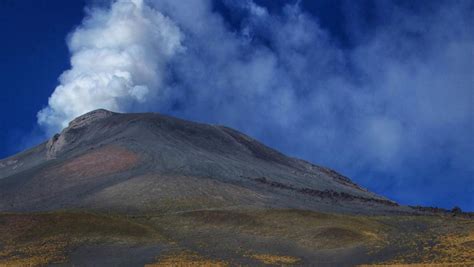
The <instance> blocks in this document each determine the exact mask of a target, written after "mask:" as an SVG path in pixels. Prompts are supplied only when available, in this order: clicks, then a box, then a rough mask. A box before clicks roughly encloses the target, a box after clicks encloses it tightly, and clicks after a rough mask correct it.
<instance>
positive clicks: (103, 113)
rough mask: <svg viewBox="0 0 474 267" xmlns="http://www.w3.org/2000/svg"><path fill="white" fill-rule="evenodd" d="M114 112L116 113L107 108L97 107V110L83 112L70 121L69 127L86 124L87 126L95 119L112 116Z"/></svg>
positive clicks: (78, 126)
mask: <svg viewBox="0 0 474 267" xmlns="http://www.w3.org/2000/svg"><path fill="white" fill-rule="evenodd" d="M113 114H115V113H114V112H112V111H109V110H106V109H96V110H93V111H90V112H87V113H86V114H83V115H81V116H79V117H77V118H75V119H74V120H72V121H71V122H70V123H69V126H68V128H80V127H84V126H87V125H89V124H90V123H92V122H94V121H97V120H100V119H104V118H108V117H110V116H112V115H113Z"/></svg>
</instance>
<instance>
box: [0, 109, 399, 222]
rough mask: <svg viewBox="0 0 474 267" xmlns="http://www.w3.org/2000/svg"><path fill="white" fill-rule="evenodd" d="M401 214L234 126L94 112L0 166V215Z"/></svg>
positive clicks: (378, 198) (347, 182)
mask: <svg viewBox="0 0 474 267" xmlns="http://www.w3.org/2000/svg"><path fill="white" fill-rule="evenodd" d="M221 208H227V209H254V208H298V209H309V210H318V211H327V212H351V213H385V212H403V211H406V209H407V208H405V207H401V206H398V205H397V204H396V203H394V202H392V201H390V200H387V199H385V198H383V197H381V196H378V195H376V194H374V193H371V192H369V191H367V190H365V189H363V188H361V187H359V186H358V185H356V184H354V183H353V182H351V181H350V180H349V179H348V178H346V177H344V176H342V175H340V174H338V173H336V172H334V171H332V170H330V169H327V168H324V167H320V166H316V165H313V164H310V163H308V162H306V161H303V160H299V159H295V158H291V157H288V156H285V155H283V154H282V153H280V152H278V151H276V150H274V149H271V148H269V147H267V146H265V145H263V144H261V143H259V142H257V141H256V140H254V139H252V138H250V137H248V136H246V135H244V134H242V133H240V132H238V131H235V130H233V129H230V128H227V127H223V126H215V125H207V124H200V123H195V122H190V121H185V120H181V119H177V118H173V117H169V116H164V115H160V114H154V113H142V114H139V113H137V114H119V113H112V112H109V111H106V110H96V111H93V112H90V113H87V114H85V115H83V116H80V117H78V118H76V119H75V120H73V121H72V122H71V123H70V124H69V126H68V127H67V128H65V129H64V130H63V131H62V132H61V133H60V134H58V135H56V136H54V137H53V138H52V139H51V140H49V141H47V142H45V143H43V144H40V145H38V146H37V147H34V148H32V149H30V150H28V151H25V152H22V153H20V154H18V155H15V156H12V157H10V158H7V159H5V160H2V161H0V211H44V210H55V209H88V210H108V211H117V212H135V213H140V212H162V211H170V212H176V211H186V210H198V209H221Z"/></svg>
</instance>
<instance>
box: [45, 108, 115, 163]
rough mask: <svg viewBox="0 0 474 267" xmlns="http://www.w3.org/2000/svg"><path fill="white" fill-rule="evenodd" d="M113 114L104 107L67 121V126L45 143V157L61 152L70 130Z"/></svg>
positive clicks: (53, 156)
mask: <svg viewBox="0 0 474 267" xmlns="http://www.w3.org/2000/svg"><path fill="white" fill-rule="evenodd" d="M113 114H114V113H113V112H111V111H108V110H105V109H98V110H94V111H91V112H89V113H86V114H84V115H82V116H79V117H77V118H75V119H74V120H72V121H71V122H70V123H69V126H68V127H66V128H65V129H64V130H63V131H62V132H61V133H60V134H55V135H54V136H53V137H52V138H51V139H50V140H49V141H48V143H47V144H46V158H47V159H53V158H56V156H57V155H58V153H59V152H61V151H62V150H63V148H64V147H65V146H66V145H67V144H68V142H69V141H70V140H69V139H71V138H68V137H71V134H70V132H71V130H76V129H80V128H83V127H87V126H88V125H90V124H91V123H94V122H96V121H99V120H102V119H105V118H108V117H110V116H112V115H113Z"/></svg>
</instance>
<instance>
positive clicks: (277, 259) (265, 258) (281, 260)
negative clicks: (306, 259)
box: [249, 254, 300, 265]
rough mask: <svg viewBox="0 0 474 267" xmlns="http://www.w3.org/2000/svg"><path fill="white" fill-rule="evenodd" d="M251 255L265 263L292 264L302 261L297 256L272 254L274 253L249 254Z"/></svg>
mask: <svg viewBox="0 0 474 267" xmlns="http://www.w3.org/2000/svg"><path fill="white" fill-rule="evenodd" d="M249 257H250V258H253V259H256V260H258V261H260V262H262V263H264V264H273V265H292V264H296V263H298V262H299V261H300V259H298V258H296V257H292V256H281V255H272V254H253V255H249Z"/></svg>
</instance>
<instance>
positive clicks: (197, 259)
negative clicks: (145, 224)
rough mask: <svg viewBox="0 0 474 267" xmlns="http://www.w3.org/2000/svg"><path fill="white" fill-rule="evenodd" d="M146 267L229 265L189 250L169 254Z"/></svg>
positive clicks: (220, 266)
mask: <svg viewBox="0 0 474 267" xmlns="http://www.w3.org/2000/svg"><path fill="white" fill-rule="evenodd" d="M145 266H146V267H186V266H190V267H193V266H203V267H225V266H228V264H227V263H225V262H224V261H221V260H215V259H209V258H206V257H203V256H201V255H199V254H197V253H196V252H192V251H189V250H185V251H179V252H173V253H169V254H167V255H164V256H162V257H159V258H158V262H157V263H153V264H147V265H145Z"/></svg>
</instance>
